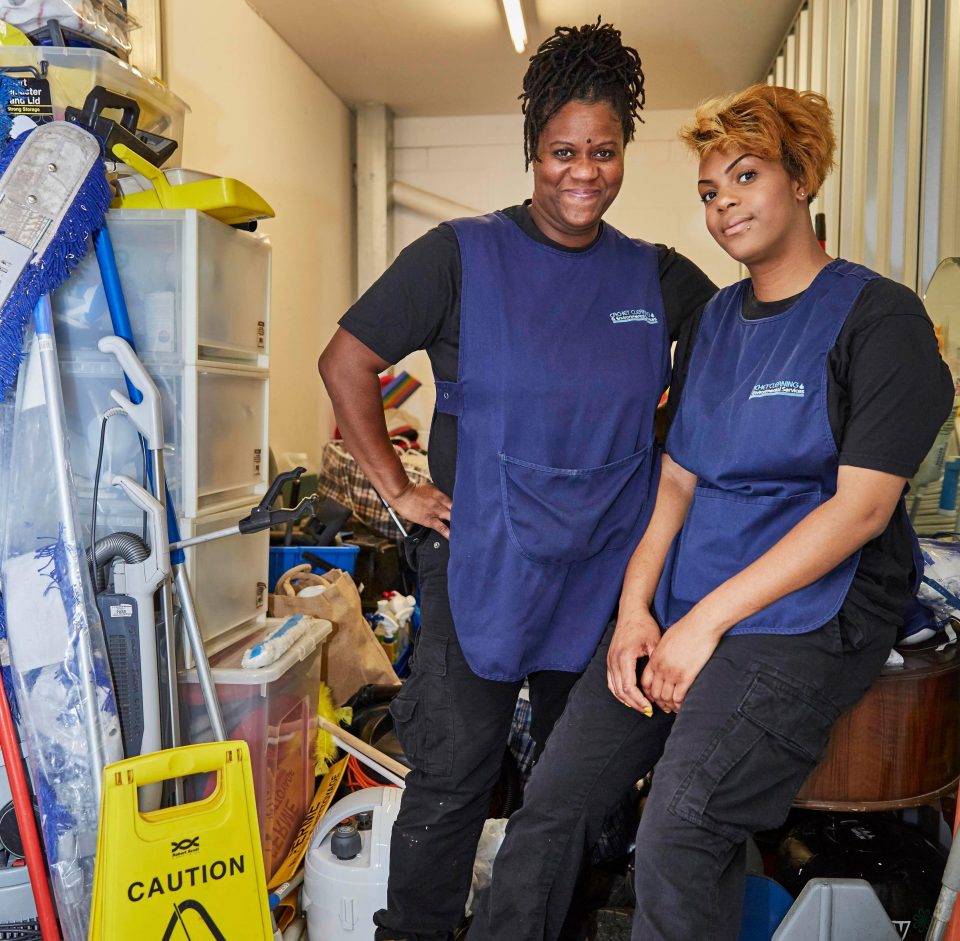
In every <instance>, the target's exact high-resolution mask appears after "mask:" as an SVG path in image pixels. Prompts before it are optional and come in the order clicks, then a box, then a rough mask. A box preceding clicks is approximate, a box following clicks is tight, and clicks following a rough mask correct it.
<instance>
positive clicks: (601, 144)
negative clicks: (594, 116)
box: [547, 138, 746, 156]
mask: <svg viewBox="0 0 960 941" xmlns="http://www.w3.org/2000/svg"><path fill="white" fill-rule="evenodd" d="M616 143H617V142H616V140H614V139H612V138H611V139H610V140H601V141H594V142H593V143H592V144H590V146H591V147H611V146H615V145H616ZM561 145H563V146H565V147H576V146H577V145H576V144H575V143H574V142H573V141H568V140H552V141H550V143H549V144H548V145H547V146H548V147H559V146H561ZM744 156H746V154H744Z"/></svg>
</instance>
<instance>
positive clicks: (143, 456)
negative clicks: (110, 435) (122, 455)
mask: <svg viewBox="0 0 960 941" xmlns="http://www.w3.org/2000/svg"><path fill="white" fill-rule="evenodd" d="M137 440H138V441H139V442H140V486H141V487H143V489H144V490H146V491H147V492H148V493H149V492H150V481H149V475H148V474H147V442H146V441H144V439H143V435H137ZM140 537H141V538H142V539H143V541H144V542H146V541H147V511H146V510H143V511H141V513H140Z"/></svg>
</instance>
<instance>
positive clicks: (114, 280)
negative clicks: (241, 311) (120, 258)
mask: <svg viewBox="0 0 960 941" xmlns="http://www.w3.org/2000/svg"><path fill="white" fill-rule="evenodd" d="M93 245H94V248H95V249H96V252H97V261H98V262H99V263H100V280H101V281H102V282H103V291H104V294H106V297H107V307H108V308H109V309H110V320H111V322H112V323H113V332H114V333H115V334H116V335H117V336H118V337H120V338H121V339H122V340H126V341H127V343H129V344H130V348H131V349H132V350H133V351H134V352H136V349H137V347H136V344H135V343H134V342H133V328H132V327H131V325H130V313H129V311H128V310H127V302H126V300H125V299H124V297H123V287H122V286H121V284H120V272H119V271H118V270H117V259H116V255H114V252H113V241H112V240H111V238H110V233H109V232H108V231H107V225H106V223H104V224H103V225H102V226H100V228H99V229H98V230H97V232H96V233H95V234H94V236H93ZM123 379H124V382H126V384H127V394H128V395H129V396H130V401H131V402H133V404H134V405H137V404H139V403H140V402H142V401H143V395H142V393H141V392H140V390H139V389H138V388H137V387H136V386H135V385H134V384H133V383H132V382H131V381H130V378H129V377H128V376H127V374H126V373H124V374H123ZM146 454H147V475H148V477H149V478H150V480H153V459H152V458H151V456H150V451H149V449H148V450H147V452H146ZM164 491H165V493H166V504H167V534H168V537H169V539H170V543H171V544H173V543H176V542H179V541H180V525H179V524H178V523H177V514H176V513H175V512H174V508H173V500H172V499H171V497H170V488H169V487H168V486H167V482H166V480H164ZM184 560H185V556H184V554H183V550H182V549H173V550H171V552H170V561H171V563H172V564H173V565H183V563H184Z"/></svg>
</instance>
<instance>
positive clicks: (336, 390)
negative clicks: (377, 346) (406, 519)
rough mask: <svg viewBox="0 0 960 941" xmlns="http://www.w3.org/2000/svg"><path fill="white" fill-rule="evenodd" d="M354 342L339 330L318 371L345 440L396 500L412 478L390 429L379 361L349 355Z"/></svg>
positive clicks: (364, 468) (379, 486)
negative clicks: (409, 476)
mask: <svg viewBox="0 0 960 941" xmlns="http://www.w3.org/2000/svg"><path fill="white" fill-rule="evenodd" d="M341 333H342V331H341ZM356 342H357V341H354V343H356ZM350 346H351V344H350V343H349V340H345V339H344V338H343V337H341V336H340V334H338V335H337V336H335V337H334V339H333V340H332V341H331V343H330V345H329V346H328V347H327V349H326V350H325V351H324V353H323V355H322V356H321V357H320V361H319V364H318V367H319V370H320V375H321V377H322V379H323V383H324V386H325V387H326V389H327V394H328V395H329V396H330V400H331V402H332V403H333V412H334V415H335V416H336V419H337V425H338V426H339V428H340V433H341V434H342V435H343V440H344V443H345V444H346V446H347V448H348V449H349V451H350V453H351V454H352V455H353V457H354V458H355V459H356V461H357V463H358V464H359V465H360V469H361V470H362V471H363V473H364V474H365V475H366V477H367V479H368V480H369V481H370V482H371V483H372V484H373V486H374V487H375V488H376V489H377V491H378V492H379V493H380V494H381V495H382V496H383V498H384V499H385V500H387V501H388V502H392V501H393V500H395V499H396V497H397V496H399V495H400V494H401V493H402V492H403V491H404V490H405V489H406V488H407V487H408V486H409V484H410V481H409V479H408V477H407V474H406V471H405V470H404V469H403V465H402V464H401V463H400V458H399V457H398V455H397V452H396V451H395V450H394V448H393V445H391V444H390V438H389V436H388V434H387V424H386V421H385V419H384V414H383V399H382V397H381V393H380V378H379V368H378V367H379V366H380V363H379V362H377V361H375V360H371V361H366V360H364V361H358V357H356V356H352V355H350V354H351V349H350ZM385 366H386V364H383V367H381V368H385Z"/></svg>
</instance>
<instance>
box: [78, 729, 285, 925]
mask: <svg viewBox="0 0 960 941" xmlns="http://www.w3.org/2000/svg"><path fill="white" fill-rule="evenodd" d="M211 772H216V773H217V786H216V788H215V790H214V792H213V793H212V794H211V795H210V796H209V797H207V798H205V799H204V800H202V801H198V802H196V803H193V804H184V805H183V806H181V807H169V808H166V809H164V810H157V811H153V812H151V813H141V812H140V811H139V809H138V807H137V789H138V788H140V787H143V786H144V785H146V784H154V783H156V782H158V781H165V780H167V779H169V778H178V777H184V776H186V775H190V774H209V773H211ZM120 938H136V939H137V941H241V939H242V941H271V939H272V938H273V931H272V929H271V927H270V910H269V908H268V905H267V893H266V876H265V874H264V870H263V856H262V854H261V851H260V834H259V830H258V828H257V808H256V804H255V803H254V795H253V776H252V774H251V771H250V751H249V748H248V747H247V744H246V742H215V743H213V744H209V745H188V746H185V747H183V748H175V749H169V750H167V751H162V752H156V753H154V754H152V755H144V756H142V757H140V758H131V759H130V760H128V761H120V762H117V763H116V764H112V765H108V766H107V767H106V768H105V769H104V773H103V798H102V801H101V808H100V833H99V836H98V839H97V865H96V875H95V879H94V889H93V913H92V917H91V919H90V935H89V939H90V941H118V939H120Z"/></svg>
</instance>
